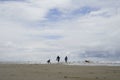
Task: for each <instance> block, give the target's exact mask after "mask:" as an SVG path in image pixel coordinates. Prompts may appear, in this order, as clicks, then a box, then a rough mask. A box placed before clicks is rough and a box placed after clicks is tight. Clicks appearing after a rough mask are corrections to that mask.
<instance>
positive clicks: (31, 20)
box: [0, 0, 120, 61]
mask: <svg viewBox="0 0 120 80" xmlns="http://www.w3.org/2000/svg"><path fill="white" fill-rule="evenodd" d="M57 55H59V56H61V57H62V58H64V56H69V58H70V60H71V61H76V60H84V59H89V60H108V61H109V60H112V61H113V60H114V61H120V0H0V61H46V59H49V58H50V59H52V60H55V58H56V56H57Z"/></svg>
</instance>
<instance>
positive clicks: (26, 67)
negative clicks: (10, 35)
mask: <svg viewBox="0 0 120 80" xmlns="http://www.w3.org/2000/svg"><path fill="white" fill-rule="evenodd" d="M0 80H120V66H75V65H62V64H0Z"/></svg>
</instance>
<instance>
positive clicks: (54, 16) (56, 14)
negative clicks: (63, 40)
mask: <svg viewBox="0 0 120 80" xmlns="http://www.w3.org/2000/svg"><path fill="white" fill-rule="evenodd" d="M46 18H47V19H48V20H50V21H56V20H59V19H60V18H62V12H61V11H59V10H58V9H57V8H55V9H51V10H50V11H49V12H48V14H47V16H46Z"/></svg>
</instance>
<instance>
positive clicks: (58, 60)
mask: <svg viewBox="0 0 120 80" xmlns="http://www.w3.org/2000/svg"><path fill="white" fill-rule="evenodd" d="M56 60H57V62H58V63H59V62H60V56H57V58H56ZM67 61H68V57H67V56H66V57H65V62H66V63H67Z"/></svg>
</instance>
